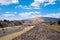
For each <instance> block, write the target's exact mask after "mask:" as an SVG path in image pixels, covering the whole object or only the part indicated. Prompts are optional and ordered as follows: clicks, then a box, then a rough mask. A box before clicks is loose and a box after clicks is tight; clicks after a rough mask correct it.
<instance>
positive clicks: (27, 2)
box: [0, 0, 60, 20]
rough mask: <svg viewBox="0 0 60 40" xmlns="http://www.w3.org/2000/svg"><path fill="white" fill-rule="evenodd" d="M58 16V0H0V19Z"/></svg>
mask: <svg viewBox="0 0 60 40" xmlns="http://www.w3.org/2000/svg"><path fill="white" fill-rule="evenodd" d="M33 17H52V18H60V0H0V20H4V19H7V20H23V19H30V18H33Z"/></svg>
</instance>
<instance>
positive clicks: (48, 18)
mask: <svg viewBox="0 0 60 40" xmlns="http://www.w3.org/2000/svg"><path fill="white" fill-rule="evenodd" d="M41 18H42V19H43V20H45V22H57V21H59V20H60V18H51V17H41Z"/></svg>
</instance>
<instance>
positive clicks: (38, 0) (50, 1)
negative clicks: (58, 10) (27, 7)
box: [31, 0, 56, 7]
mask: <svg viewBox="0 0 60 40" xmlns="http://www.w3.org/2000/svg"><path fill="white" fill-rule="evenodd" d="M55 1H56V0H34V2H33V3H32V4H31V6H35V7H39V6H40V4H41V3H43V4H44V6H47V5H49V4H55ZM45 2H47V3H45Z"/></svg>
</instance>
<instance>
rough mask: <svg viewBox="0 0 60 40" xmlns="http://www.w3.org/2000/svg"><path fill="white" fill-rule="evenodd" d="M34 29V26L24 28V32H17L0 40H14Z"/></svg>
mask: <svg viewBox="0 0 60 40" xmlns="http://www.w3.org/2000/svg"><path fill="white" fill-rule="evenodd" d="M32 28H34V26H31V27H26V28H24V29H23V30H21V31H19V32H15V33H12V34H9V35H6V36H3V37H0V40H12V39H13V38H15V37H17V36H19V35H21V34H23V33H25V32H27V31H29V30H31V29H32Z"/></svg>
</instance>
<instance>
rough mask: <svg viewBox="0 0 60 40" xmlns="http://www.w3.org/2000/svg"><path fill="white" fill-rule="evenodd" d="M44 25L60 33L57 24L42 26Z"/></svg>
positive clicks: (59, 27)
mask: <svg viewBox="0 0 60 40" xmlns="http://www.w3.org/2000/svg"><path fill="white" fill-rule="evenodd" d="M42 25H44V26H47V27H50V28H51V29H53V30H56V31H59V32H60V26H59V25H55V24H53V25H50V24H42Z"/></svg>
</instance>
